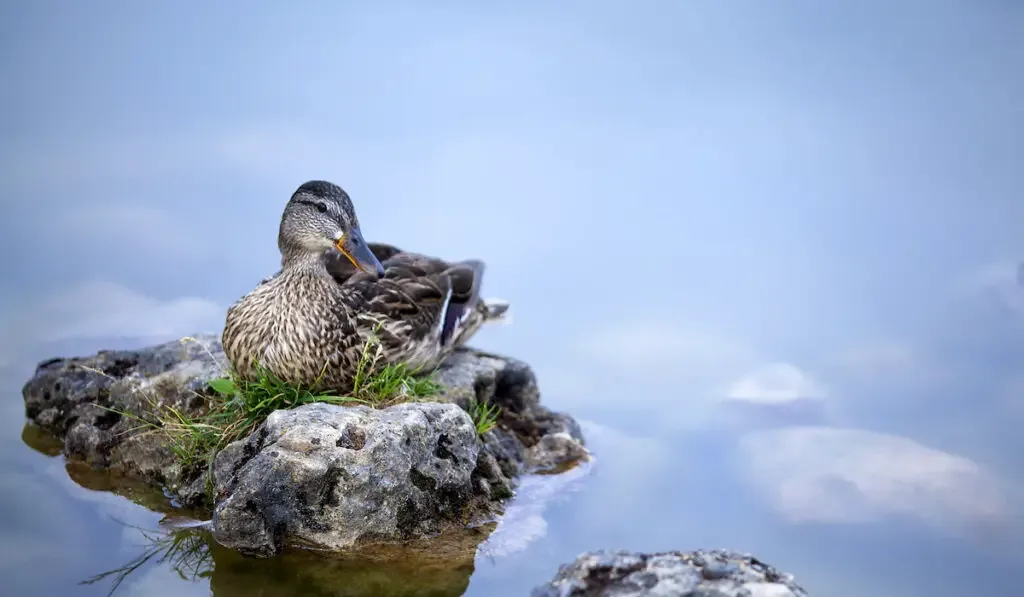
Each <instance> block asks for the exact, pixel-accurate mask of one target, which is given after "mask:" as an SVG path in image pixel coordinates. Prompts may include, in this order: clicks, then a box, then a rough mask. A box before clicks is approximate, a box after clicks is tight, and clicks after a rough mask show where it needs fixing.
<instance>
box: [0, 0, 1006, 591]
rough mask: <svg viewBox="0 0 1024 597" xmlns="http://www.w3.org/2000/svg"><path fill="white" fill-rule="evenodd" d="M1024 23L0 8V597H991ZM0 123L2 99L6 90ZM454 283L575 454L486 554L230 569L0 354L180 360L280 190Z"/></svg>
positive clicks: (660, 10)
mask: <svg viewBox="0 0 1024 597" xmlns="http://www.w3.org/2000/svg"><path fill="white" fill-rule="evenodd" d="M1022 27H1024V5H1022V4H1021V3H1015V2H998V1H994V0H993V1H989V2H937V3H936V2H907V3H898V5H894V4H893V3H891V2H890V3H886V2H881V1H878V2H875V1H871V2H858V3H847V4H844V5H842V6H840V5H839V4H838V3H832V4H829V3H820V2H803V1H800V2H792V3H785V6H780V5H776V4H774V3H773V4H772V5H771V6H769V5H768V4H767V3H765V4H763V5H762V4H761V3H724V2H716V3H679V2H669V1H667V0H666V1H663V2H656V1H652V2H644V3H640V4H635V5H633V4H626V3H615V2H604V1H595V2H587V3H581V2H564V3H550V2H540V1H539V0H538V1H534V0H527V1H523V2H516V3H514V4H508V5H505V6H500V7H499V6H484V5H483V4H480V3H469V2H449V3H443V4H442V5H434V4H431V5H430V7H427V5H426V4H423V3H411V2H400V1H396V2H391V3H376V4H373V5H372V6H371V5H369V4H366V5H360V6H354V5H353V6H349V5H328V4H323V5H321V6H318V7H315V8H314V7H313V6H310V5H303V7H302V8H298V7H292V8H289V7H288V6H287V5H284V4H279V3H278V4H270V3H266V4H259V3H256V4H251V3H246V4H244V5H243V4H242V3H240V2H225V3H219V4H218V5H217V6H216V7H210V8H205V9H203V10H202V11H199V12H196V11H194V10H193V11H186V10H184V9H183V7H182V6H181V5H179V4H167V5H164V6H162V7H154V6H152V5H143V4H133V5H131V6H128V5H126V4H124V3H118V4H116V5H115V3H104V2H91V3H80V2H71V1H70V0H66V1H58V2H49V3H45V6H44V4H41V3H40V4H33V3H5V4H4V6H3V7H0V31H2V32H3V36H2V37H0V39H2V40H3V41H0V44H2V46H0V47H2V49H3V50H4V52H3V56H5V58H7V59H5V60H2V61H0V75H2V80H3V81H4V82H5V84H4V89H5V90H7V91H8V92H7V93H0V114H4V117H3V118H0V131H2V135H0V196H2V197H3V198H4V201H3V203H2V207H0V252H2V254H3V255H4V256H5V257H4V260H3V266H2V269H3V280H4V284H3V285H2V288H0V338H2V342H0V392H2V395H3V397H4V400H3V401H2V402H0V405H2V411H0V488H2V491H0V550H2V556H3V557H0V577H2V578H3V579H4V588H3V591H2V592H3V593H4V594H10V595H25V596H34V595H75V596H77V595H106V594H108V593H109V592H110V591H111V589H112V588H114V585H115V583H116V584H117V587H116V592H115V593H114V594H115V595H122V596H152V595H192V594H195V595H210V594H213V595H217V596H221V597H223V596H228V595H243V594H245V595H251V594H262V595H346V596H355V595H381V596H385V597H386V596H388V595H437V596H440V595H462V594H465V595H478V596H492V595H495V596H504V595H525V594H527V593H528V591H529V589H530V588H531V587H533V586H536V585H537V584H539V583H541V582H543V581H544V580H546V579H548V578H550V577H551V576H552V575H553V574H554V573H555V571H556V570H557V567H558V565H559V564H560V563H563V562H568V561H570V560H572V559H573V558H574V557H575V556H576V555H577V554H578V553H580V552H582V551H585V550H591V549H599V548H608V549H630V550H642V551H655V550H668V549H695V548H701V547H723V548H731V549H736V550H740V551H748V552H751V553H753V554H756V555H757V556H758V557H759V558H761V559H763V560H765V561H767V562H769V563H771V564H773V565H774V566H776V567H778V568H780V569H782V570H785V571H788V572H791V573H793V574H795V575H796V577H797V579H798V580H799V581H800V582H801V583H802V584H804V585H805V586H806V587H807V588H808V589H809V590H810V591H811V593H812V594H813V595H829V596H838V597H853V596H860V595H873V596H879V597H889V596H899V597H909V596H918V595H934V596H954V595H956V596H960V595H976V594H989V593H991V594H1017V593H1019V592H1020V586H1019V580H1018V577H1019V573H1018V570H1019V569H1020V566H1021V565H1022V564H1024V516H1022V514H1024V491H1022V485H1021V484H1022V482H1024V467H1022V464H1021V463H1022V461H1021V459H1020V457H1019V455H1020V454H1021V453H1024V434H1021V433H1020V428H1021V425H1022V423H1024V374H1022V372H1021V363H1022V362H1024V360H1022V355H1024V287H1022V285H1021V282H1022V280H1024V276H1022V275H1021V271H1022V270H1021V265H1020V264H1021V263H1022V262H1024V241H1022V239H1024V236H1022V235H1021V233H1020V231H1021V230H1022V229H1024V228H1022V226H1024V202H1022V201H1021V200H1020V189H1021V188H1024V167H1022V163H1021V156H1022V155H1024V135H1022V134H1021V131H1024V110H1022V108H1021V106H1024V79H1022V78H1021V77H1020V76H1019V73H1021V72H1024V36H1021V35H1020V31H1021V30H1022ZM9 90H16V92H11V91H9ZM314 178H325V179H328V180H332V181H334V182H337V183H338V184H341V185H342V186H343V187H345V188H346V189H347V190H348V191H349V192H350V194H351V195H352V198H353V200H354V202H355V205H356V209H357V211H358V214H359V218H360V222H361V227H362V229H363V232H364V234H365V236H366V237H367V238H368V239H369V240H373V241H384V242H391V243H394V244H396V245H398V246H400V247H403V248H409V249H412V250H417V251H422V252H426V253H431V254H435V255H441V256H445V257H450V258H458V257H479V258H481V259H483V260H484V261H486V263H487V264H488V270H487V274H486V279H485V282H484V292H485V294H488V295H493V296H498V297H501V298H504V299H507V300H509V301H510V302H511V304H512V322H511V325H508V326H501V327H493V328H488V329H485V330H483V331H481V333H480V334H479V335H478V336H477V337H476V338H475V339H474V342H473V344H474V345H477V346H479V347H480V348H484V349H487V350H490V351H494V352H499V353H505V354H508V355H510V356H514V357H517V358H520V359H522V360H524V361H526V362H528V363H530V364H531V365H532V366H533V367H534V368H535V370H536V373H537V375H538V379H539V385H540V388H541V391H542V394H543V401H544V402H545V403H546V404H547V405H549V406H551V407H552V408H554V409H557V410H563V411H567V412H570V413H571V414H573V415H574V416H576V417H577V418H578V419H579V420H580V421H581V422H582V423H583V427H584V432H585V434H586V439H587V443H588V446H589V447H590V449H591V450H592V451H593V453H594V460H593V462H592V463H590V464H589V465H587V466H584V467H580V468H577V469H574V470H572V471H570V472H568V473H565V474H563V475H560V476H557V477H536V478H533V477H531V478H528V479H525V480H524V484H523V487H522V488H521V489H520V492H519V495H518V497H517V498H516V499H515V500H514V501H513V502H512V503H511V504H510V505H509V510H508V512H507V514H506V516H505V517H504V518H503V519H502V520H501V521H500V522H499V524H498V525H497V526H496V528H492V527H486V528H481V529H475V530H473V531H468V532H467V533H465V534H461V535H459V536H452V537H445V538H443V539H442V540H440V541H439V542H435V543H432V544H430V545H427V546H418V547H417V548H416V549H412V548H410V551H408V552H403V553H401V554H400V555H399V556H396V554H395V553H391V552H381V553H376V554H368V555H366V556H364V557H362V558H361V559H359V560H353V559H346V560H339V559H325V558H324V557H321V556H314V555H312V554H308V553H289V554H286V555H284V556H282V557H279V558H275V559H273V560H253V559H247V558H241V557H239V556H238V555H237V554H233V553H231V552H229V551H227V550H224V549H222V548H219V547H218V546H216V545H215V544H213V543H212V542H211V541H210V540H209V538H208V537H206V536H204V535H203V533H202V532H201V531H180V532H175V533H169V532H167V531H166V530H162V527H161V524H160V521H161V520H162V519H163V518H164V517H165V516H168V515H171V516H176V515H180V514H183V513H178V512H174V511H173V510H172V508H171V507H170V505H169V503H168V502H167V500H166V499H164V497H163V496H162V495H161V494H160V493H159V492H154V491H153V490H152V489H151V488H148V487H144V486H139V485H138V484H133V483H131V482H128V481H126V480H124V479H114V478H111V477H109V476H107V475H105V474H103V473H99V472H96V471H91V470H88V469H85V468H83V467H81V466H80V465H76V464H74V463H67V462H65V461H64V459H63V458H62V457H61V456H60V455H59V446H56V445H55V444H54V442H53V441H52V439H51V438H47V437H46V436H45V435H42V434H40V433H38V431H37V430H35V429H33V428H31V427H26V425H25V420H24V411H23V406H22V400H21V395H20V390H21V386H22V384H23V383H24V382H25V381H26V380H27V379H28V377H29V376H30V375H31V373H32V370H33V367H34V365H35V363H36V362H38V361H39V360H42V359H46V358H50V357H54V356H60V355H84V354H90V353H93V352H95V351H96V350H99V349H104V348H126V347H133V346H142V345H146V344H151V343H155V342H159V341H165V340H169V339H174V338H180V337H182V336H185V335H190V334H195V333H198V332H203V331H217V330H218V329H220V326H221V325H222V324H223V318H224V310H225V308H226V307H227V305H228V304H230V302H231V301H233V300H235V299H236V298H237V297H238V296H240V295H241V294H242V293H244V292H246V291H248V290H249V289H250V288H252V286H253V285H254V284H255V283H256V282H257V281H259V280H260V279H262V278H263V277H265V276H267V275H269V274H270V273H272V272H273V271H274V270H275V269H276V267H277V266H278V254H277V248H276V245H275V238H276V234H277V226H278V221H279V218H280V212H281V209H282V207H283V205H284V203H285V201H286V200H287V197H288V195H289V194H290V193H291V192H292V191H293V190H294V189H295V188H296V187H297V186H298V185H299V184H301V183H302V182H305V181H306V180H309V179H314Z"/></svg>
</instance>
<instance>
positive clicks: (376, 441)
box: [213, 402, 480, 555]
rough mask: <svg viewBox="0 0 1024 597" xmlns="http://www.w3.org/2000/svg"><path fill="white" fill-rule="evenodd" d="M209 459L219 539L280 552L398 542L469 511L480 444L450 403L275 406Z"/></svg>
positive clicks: (464, 416) (265, 552)
mask: <svg viewBox="0 0 1024 597" xmlns="http://www.w3.org/2000/svg"><path fill="white" fill-rule="evenodd" d="M236 443H239V444H242V445H241V446H240V447H239V446H232V447H231V449H229V450H225V451H222V452H221V453H220V455H219V456H218V458H217V461H216V464H215V470H216V473H215V477H216V479H215V481H216V485H217V488H218V497H219V499H218V502H217V507H216V509H215V510H214V516H213V534H214V537H215V538H216V539H217V541H218V542H219V543H221V544H223V545H226V546H228V547H233V548H236V549H238V550H240V551H243V552H250V553H255V554H260V555H270V554H273V553H276V552H278V551H279V550H280V548H281V547H283V546H284V544H285V542H286V541H287V542H288V543H292V544H298V545H304V546H309V547H314V548H320V549H329V550H340V549H347V548H352V547H355V546H357V545H358V544H360V543H361V542H366V541H371V540H372V541H380V540H404V539H409V538H413V537H418V536H424V535H430V534H434V533H437V532H439V531H440V530H441V524H442V521H458V522H461V521H462V520H461V519H462V518H463V517H464V516H465V515H466V514H468V512H467V509H468V507H469V505H470V501H471V498H472V497H473V487H472V483H471V476H472V473H473V471H474V470H475V469H476V466H477V456H478V454H479V451H480V442H479V441H478V440H477V436H476V430H475V428H474V426H473V421H472V419H470V417H469V415H468V414H467V413H466V412H465V411H464V410H462V409H461V408H459V407H458V406H456V405H454V404H439V403H430V402H427V403H413V404H399V405H397V406H393V407H391V408H387V409H383V410H376V409H372V408H369V407H366V406H337V405H328V404H309V405H306V406H301V407H299V408H295V409H292V410H278V411H275V412H274V413H273V414H271V415H270V416H269V417H268V418H267V420H266V422H265V423H264V424H263V426H262V427H261V428H260V429H259V430H257V432H256V433H254V434H252V435H251V436H250V437H249V438H248V439H247V440H244V441H242V442H236Z"/></svg>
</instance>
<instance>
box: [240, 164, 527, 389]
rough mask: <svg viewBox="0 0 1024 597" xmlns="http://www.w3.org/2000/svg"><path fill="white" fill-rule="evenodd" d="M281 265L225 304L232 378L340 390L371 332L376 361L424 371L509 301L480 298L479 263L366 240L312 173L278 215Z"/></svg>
mask: <svg viewBox="0 0 1024 597" xmlns="http://www.w3.org/2000/svg"><path fill="white" fill-rule="evenodd" d="M277 244H278V249H279V250H280V252H281V269H280V270H279V271H278V272H277V273H276V274H274V275H273V276H271V277H270V278H267V279H265V280H263V281H262V282H260V283H259V284H258V285H257V286H256V287H255V288H254V289H253V290H252V291H250V292H249V293H248V294H246V295H245V296H243V297H241V298H240V299H238V300H237V301H236V302H235V303H234V304H233V305H231V307H229V308H228V311H227V318H226V321H225V325H224V331H223V333H222V336H221V341H222V344H223V346H224V352H225V354H226V355H227V357H228V359H229V360H230V361H231V364H232V367H233V368H234V369H235V372H236V374H237V375H239V376H241V377H243V378H247V379H251V378H254V377H255V376H256V368H255V366H254V363H259V364H260V365H261V366H263V367H264V368H266V369H267V370H268V371H269V372H270V373H272V374H273V375H275V376H276V377H278V378H279V379H282V380H284V381H287V382H290V383H293V384H302V385H304V386H306V387H309V386H311V385H313V384H314V382H317V383H316V385H317V387H318V388H321V389H323V390H327V391H337V392H345V391H349V390H351V388H352V381H353V377H354V375H355V371H356V366H357V363H358V362H359V360H360V358H361V356H362V353H363V349H364V346H365V345H366V342H367V340H368V339H369V338H370V337H371V335H373V336H376V338H377V339H378V340H379V342H380V347H381V350H382V353H383V357H382V362H385V363H405V364H407V365H408V366H409V367H411V368H413V369H420V370H421V371H430V370H432V369H434V368H436V367H437V366H438V365H440V363H441V361H442V360H444V358H445V357H446V356H447V355H448V354H449V353H451V351H452V350H453V349H454V348H456V347H458V346H461V345H463V344H465V343H466V341H467V340H468V339H469V338H470V337H472V336H473V334H474V333H476V331H477V330H478V329H479V328H480V326H481V325H482V324H483V323H485V322H487V321H491V320H496V319H501V318H502V316H503V315H504V314H505V311H506V309H507V308H508V305H507V303H504V302H501V301H488V300H484V299H482V298H481V297H480V283H481V279H482V277H483V273H484V264H483V262H481V261H479V260H465V261H458V262H451V263H450V262H447V261H444V260H442V259H438V258H435V257H429V256H426V255H420V254H417V253H411V252H406V251H402V250H400V249H398V248H397V247H394V246H392V245H387V244H383V243H372V244H371V243H367V242H366V241H365V240H364V239H363V234H362V232H361V231H360V229H359V219H358V218H357V217H356V212H355V208H354V207H353V205H352V200H351V199H350V198H349V196H348V194H347V193H346V192H345V191H344V190H343V189H342V188H341V187H339V186H338V185H336V184H333V183H330V182H327V181H323V180H314V181H310V182H307V183H305V184H303V185H301V186H300V187H299V188H298V189H297V190H296V191H295V192H294V193H293V194H292V196H291V198H290V199H289V201H288V203H287V205H286V206H285V208H284V213H283V214H282V216H281V224H280V228H279V231H278V237H277Z"/></svg>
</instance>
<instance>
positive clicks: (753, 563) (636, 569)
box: [531, 549, 807, 597]
mask: <svg viewBox="0 0 1024 597" xmlns="http://www.w3.org/2000/svg"><path fill="white" fill-rule="evenodd" d="M584 596H586V597H613V596H614V597H677V596H692V597H807V592H806V591H804V589H803V588H802V587H800V586H799V585H797V584H796V582H794V580H793V578H792V576H790V575H788V574H783V573H781V572H779V571H777V570H775V569H774V568H772V567H771V566H769V565H768V564H765V563H764V562H761V561H760V560H758V559H757V558H755V557H753V556H751V555H748V554H740V553H736V552H731V551H726V550H718V549H713V550H697V551H690V552H679V551H673V552H662V553H653V554H642V553H630V552H625V551H593V552H587V553H584V554H581V555H580V556H579V557H577V558H576V560H575V561H574V562H572V563H571V564H567V565H564V566H562V567H561V568H559V570H558V573H557V574H556V575H555V578H554V579H553V580H552V581H551V582H548V583H547V584H544V585H542V586H539V587H537V588H536V589H534V590H533V592H532V593H531V597H584Z"/></svg>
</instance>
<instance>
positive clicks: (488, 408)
mask: <svg viewBox="0 0 1024 597" xmlns="http://www.w3.org/2000/svg"><path fill="white" fill-rule="evenodd" d="M469 416H470V417H472V419H473V425H475V426H476V433H477V435H484V434H485V433H487V432H488V431H490V430H491V429H494V426H495V425H497V424H498V418H499V417H500V416H501V407H500V406H498V405H496V404H489V403H487V402H477V401H476V400H471V401H470V402H469Z"/></svg>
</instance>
